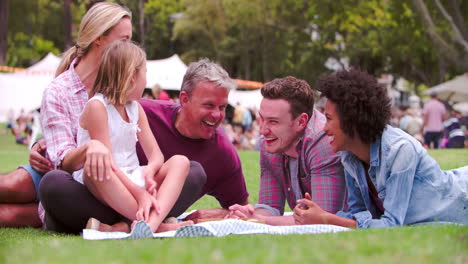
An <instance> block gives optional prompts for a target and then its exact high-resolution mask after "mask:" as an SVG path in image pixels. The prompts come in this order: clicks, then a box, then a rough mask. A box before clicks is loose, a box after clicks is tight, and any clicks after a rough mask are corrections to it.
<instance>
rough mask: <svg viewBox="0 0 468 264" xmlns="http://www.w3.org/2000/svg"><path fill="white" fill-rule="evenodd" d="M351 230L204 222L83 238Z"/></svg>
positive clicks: (234, 221) (144, 226)
mask: <svg viewBox="0 0 468 264" xmlns="http://www.w3.org/2000/svg"><path fill="white" fill-rule="evenodd" d="M351 230H352V229H349V228H345V227H341V226H334V225H293V226H271V225H266V224H260V223H252V222H247V221H242V220H237V219H225V220H221V221H212V222H203V223H199V224H195V225H188V226H182V227H180V228H178V229H177V230H175V231H169V232H163V233H152V232H151V229H150V228H149V226H148V225H147V224H146V223H145V222H143V221H140V222H138V223H137V224H136V225H135V226H134V227H133V230H132V231H131V233H122V232H100V231H96V230H91V229H84V230H83V234H82V235H83V238H84V239H86V240H103V239H126V238H131V239H139V238H165V237H199V236H214V237H222V236H229V235H252V234H274V235H290V234H319V233H337V232H343V231H351Z"/></svg>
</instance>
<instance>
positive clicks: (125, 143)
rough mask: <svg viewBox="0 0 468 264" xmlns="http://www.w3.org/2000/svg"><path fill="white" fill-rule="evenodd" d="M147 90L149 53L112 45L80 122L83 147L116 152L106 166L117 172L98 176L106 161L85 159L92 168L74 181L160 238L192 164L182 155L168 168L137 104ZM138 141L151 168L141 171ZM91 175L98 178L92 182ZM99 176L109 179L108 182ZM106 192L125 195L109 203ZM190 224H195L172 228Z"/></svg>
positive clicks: (118, 43) (124, 43)
mask: <svg viewBox="0 0 468 264" xmlns="http://www.w3.org/2000/svg"><path fill="white" fill-rule="evenodd" d="M145 86H146V55H145V52H144V51H143V50H142V49H141V48H139V47H138V46H137V45H135V44H133V43H132V42H130V41H115V42H114V43H112V44H109V45H108V47H107V48H106V49H105V50H104V51H103V53H102V56H101V61H100V64H99V70H98V74H97V77H96V81H95V82H94V85H93V88H92V89H91V91H90V94H89V98H90V99H89V101H88V103H87V104H86V106H85V108H84V110H83V113H82V115H81V117H80V121H79V123H80V128H79V130H78V136H77V137H78V139H77V140H78V146H80V145H82V144H85V143H86V142H88V141H90V140H98V141H100V142H102V143H103V144H104V145H105V146H106V147H107V148H108V150H109V151H111V152H112V157H113V159H112V160H107V161H105V162H108V163H109V164H111V167H112V171H99V170H104V168H105V167H106V166H103V165H104V164H97V166H93V167H97V170H98V171H91V166H90V165H91V164H93V162H94V161H95V160H96V162H97V160H102V159H99V158H98V157H95V156H96V155H99V154H95V156H89V157H86V159H87V162H86V164H87V166H86V165H85V167H84V168H83V169H81V170H79V171H76V172H75V173H74V174H73V177H74V178H75V180H77V181H79V182H81V183H84V184H85V185H86V187H87V188H88V189H89V190H90V192H91V193H93V194H94V196H95V197H96V198H97V199H99V200H101V201H102V202H103V203H105V204H107V205H108V206H110V207H112V208H113V209H114V210H116V211H117V212H119V213H120V214H121V215H123V216H125V217H126V218H128V219H130V220H144V221H145V222H147V223H148V224H149V226H150V228H151V230H152V231H153V232H156V231H158V227H159V226H160V224H161V222H162V221H163V220H164V218H165V217H166V216H167V214H168V213H169V211H170V210H171V208H172V206H173V205H174V203H175V201H176V200H177V198H178V197H179V194H180V192H181V189H182V186H183V184H184V182H185V178H186V177H187V174H188V170H189V161H188V159H187V158H185V157H184V156H180V155H179V156H173V157H172V158H171V159H169V160H168V161H167V162H166V163H164V157H163V155H162V153H161V151H160V149H159V146H158V144H157V142H156V140H155V138H154V136H153V135H152V133H151V130H150V128H149V125H148V120H147V118H146V115H145V113H144V111H143V109H142V107H141V106H140V104H139V103H138V102H137V101H136V100H138V99H139V98H141V96H142V93H143V90H144V88H145ZM137 141H139V142H140V144H141V145H142V147H143V150H144V152H145V154H146V156H147V157H148V160H149V162H148V165H147V166H143V167H141V166H139V161H138V158H137V154H136V143H137ZM88 161H89V162H88ZM95 170H96V169H95ZM83 174H84V175H85V176H83ZM90 175H93V176H94V178H91V177H87V176H90ZM97 175H106V179H104V178H103V177H99V176H97ZM106 192H115V193H119V194H121V195H120V196H117V197H119V200H115V199H106V197H108V196H107V195H104V194H105V193H106ZM114 197H115V196H114ZM90 220H91V219H90ZM93 222H94V223H96V222H97V224H98V225H99V222H98V221H97V220H95V219H93V221H90V222H89V223H93ZM185 224H190V222H185V223H182V224H175V225H172V226H171V227H172V228H177V227H179V226H180V225H185ZM93 228H99V227H98V226H93ZM165 230H167V225H166V229H165ZM159 231H163V230H160V229H159Z"/></svg>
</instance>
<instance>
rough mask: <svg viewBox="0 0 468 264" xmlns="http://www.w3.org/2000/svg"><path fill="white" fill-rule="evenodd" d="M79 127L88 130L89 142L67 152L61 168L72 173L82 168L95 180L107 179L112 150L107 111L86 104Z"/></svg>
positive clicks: (97, 105) (93, 102) (99, 104)
mask: <svg viewBox="0 0 468 264" xmlns="http://www.w3.org/2000/svg"><path fill="white" fill-rule="evenodd" d="M80 126H81V127H82V128H83V129H86V130H88V132H89V135H90V138H91V140H90V141H88V142H86V143H85V144H83V145H81V146H80V147H78V148H76V149H72V150H70V151H68V152H67V154H66V155H65V157H64V158H63V160H62V164H61V168H62V169H64V170H66V171H69V172H73V171H75V170H78V169H81V168H83V167H84V170H85V171H86V172H87V174H88V175H92V176H94V178H95V179H100V180H103V179H104V178H107V179H109V177H110V174H111V166H112V148H111V145H110V139H109V128H108V127H107V111H106V108H105V107H104V105H103V104H102V103H101V102H99V101H97V100H92V101H90V102H88V104H87V105H86V107H85V108H84V110H83V113H82V115H81V117H80Z"/></svg>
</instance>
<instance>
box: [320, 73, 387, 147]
mask: <svg viewBox="0 0 468 264" xmlns="http://www.w3.org/2000/svg"><path fill="white" fill-rule="evenodd" d="M316 89H317V90H318V91H320V92H322V95H323V96H325V97H326V98H327V99H328V100H330V101H332V102H333V103H335V104H336V109H337V112H338V116H339V118H340V121H341V122H340V126H341V129H343V132H344V133H346V134H347V135H348V136H350V137H354V133H357V135H358V137H359V138H360V139H361V140H362V142H364V143H372V142H374V141H375V140H376V139H377V138H379V137H380V136H381V135H382V133H383V131H384V129H385V126H386V125H387V124H388V123H389V121H390V117H391V101H390V98H389V97H388V93H387V90H386V89H385V88H384V87H383V86H381V85H379V83H378V82H377V80H376V79H375V78H374V77H373V76H372V75H370V74H368V73H367V72H363V71H360V70H357V69H350V70H343V71H339V72H337V73H334V74H330V75H328V76H326V77H323V78H321V79H320V80H319V81H318V82H317V86H316Z"/></svg>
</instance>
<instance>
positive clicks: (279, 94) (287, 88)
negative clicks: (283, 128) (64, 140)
mask: <svg viewBox="0 0 468 264" xmlns="http://www.w3.org/2000/svg"><path fill="white" fill-rule="evenodd" d="M261 92H262V95H263V97H265V98H267V99H284V100H286V101H288V103H289V104H290V106H291V114H292V116H293V118H296V117H297V116H298V115H300V114H302V113H306V114H307V115H308V116H309V118H310V117H311V115H312V111H313V109H314V92H313V91H312V88H310V86H309V84H308V83H307V82H306V81H304V80H301V79H297V78H295V77H292V76H288V77H285V78H277V79H274V80H273V81H271V82H268V83H267V84H265V85H264V86H263V87H262V89H261Z"/></svg>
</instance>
